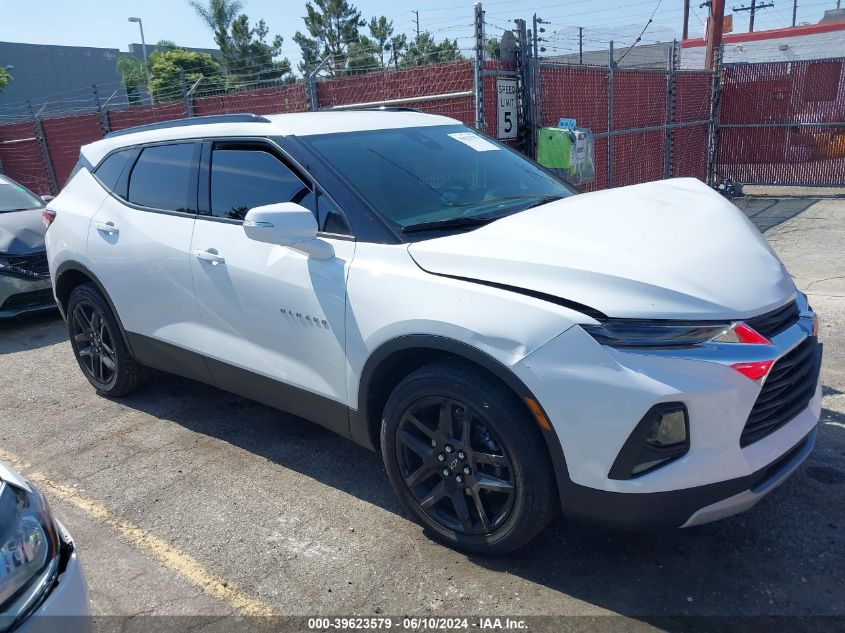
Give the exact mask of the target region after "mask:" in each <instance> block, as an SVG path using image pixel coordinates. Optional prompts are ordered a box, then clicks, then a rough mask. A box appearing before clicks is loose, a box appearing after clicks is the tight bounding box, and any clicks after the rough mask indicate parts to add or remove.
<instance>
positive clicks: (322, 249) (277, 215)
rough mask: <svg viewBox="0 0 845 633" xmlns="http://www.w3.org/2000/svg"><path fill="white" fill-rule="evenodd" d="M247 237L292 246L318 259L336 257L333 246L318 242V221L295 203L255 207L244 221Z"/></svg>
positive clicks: (309, 212)
mask: <svg viewBox="0 0 845 633" xmlns="http://www.w3.org/2000/svg"><path fill="white" fill-rule="evenodd" d="M243 226H244V232H246V236H247V237H248V238H249V239H251V240H255V241H256V242H265V243H267V244H276V245H278V246H290V247H292V248H296V249H297V250H301V251H304V252H306V253H308V254H309V255H311V256H313V257H316V258H318V259H329V258H331V257H333V256H334V249H333V248H332V246H331V244H328V243H326V242H323V241H321V240H318V239H317V230H318V226H317V219H316V218H315V217H314V214H313V213H311V211H309V210H308V209H306V208H305V207H303V206H302V205H299V204H296V203H295V202H280V203H277V204H267V205H264V206H261V207H253V208H252V209H250V210H249V211H248V212H247V214H246V217H245V218H244V224H243Z"/></svg>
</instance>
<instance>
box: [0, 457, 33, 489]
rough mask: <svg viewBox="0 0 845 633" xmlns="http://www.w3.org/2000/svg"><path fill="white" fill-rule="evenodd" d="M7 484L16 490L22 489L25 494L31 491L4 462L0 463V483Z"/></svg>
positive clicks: (18, 475)
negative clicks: (16, 488)
mask: <svg viewBox="0 0 845 633" xmlns="http://www.w3.org/2000/svg"><path fill="white" fill-rule="evenodd" d="M3 481H5V482H8V483H10V484H12V485H13V486H17V487H18V488H23V489H24V490H26V491H27V492H29V491H30V490H31V488H30V487H29V484H28V483H27V482H26V480H25V479H24V478H23V477H21V476H20V474H19V473H18V472H17V471H15V470H14V469H13V468H12V467H11V466H9V465H8V464H6V463H5V462H0V482H3Z"/></svg>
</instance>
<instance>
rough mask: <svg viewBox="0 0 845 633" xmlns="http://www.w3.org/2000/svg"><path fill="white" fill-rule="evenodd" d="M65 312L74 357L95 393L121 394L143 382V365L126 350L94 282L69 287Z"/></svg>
mask: <svg viewBox="0 0 845 633" xmlns="http://www.w3.org/2000/svg"><path fill="white" fill-rule="evenodd" d="M65 314H67V323H68V333H69V334H70V344H71V347H73V353H74V355H75V356H76V361H77V362H78V363H79V367H80V369H82V373H83V374H84V375H85V377H86V378H87V379H88V382H90V383H91V384H92V385H93V386H94V388H95V389H96V390H97V393H99V394H101V395H104V396H109V397H113V398H116V397H120V396H125V395H127V394H129V393H131V392H132V391H134V390H135V389H136V388H137V387H138V386H139V385H140V384H141V383H142V382H143V379H144V375H145V372H144V368H143V367H142V366H141V365H140V364H139V363H138V362H137V361H136V360H135V358H134V357H133V356H132V354H131V353H130V351H129V348H128V347H127V345H126V341H125V340H124V338H123V334H122V331H121V329H120V325H119V324H118V321H117V318H116V317H115V315H114V312H113V311H112V308H111V306H110V304H109V303H108V301H107V300H106V298H105V296H104V295H103V293H102V292H100V290H99V289H98V288H97V287H96V286H95V285H94V284H92V283H84V284H81V285H79V286H77V287H76V288H74V289H73V291H72V292H71V293H70V297H69V298H68V302H67V306H66V310H65Z"/></svg>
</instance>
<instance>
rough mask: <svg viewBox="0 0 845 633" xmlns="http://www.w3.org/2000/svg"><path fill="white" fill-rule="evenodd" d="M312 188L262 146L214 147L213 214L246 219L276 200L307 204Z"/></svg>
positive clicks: (212, 178)
mask: <svg viewBox="0 0 845 633" xmlns="http://www.w3.org/2000/svg"><path fill="white" fill-rule="evenodd" d="M310 193H311V192H310V190H309V189H308V188H307V187H306V186H305V184H303V182H302V181H301V180H300V179H299V178H298V177H297V176H296V174H294V173H293V172H292V171H291V170H290V169H288V167H287V166H286V165H285V164H284V163H283V162H282V161H280V160H279V159H278V158H276V157H275V156H274V155H273V154H271V153H269V152H266V151H262V150H260V149H226V148H222V149H215V150H214V153H213V154H212V156H211V215H213V216H214V217H217V218H229V219H234V220H243V219H244V216H245V215H246V213H247V211H249V210H250V209H251V208H253V207H260V206H262V205H265V204H273V203H274V202H297V203H300V204H303V206H308V203H307V200H310V199H311V198H313V196H311V195H310Z"/></svg>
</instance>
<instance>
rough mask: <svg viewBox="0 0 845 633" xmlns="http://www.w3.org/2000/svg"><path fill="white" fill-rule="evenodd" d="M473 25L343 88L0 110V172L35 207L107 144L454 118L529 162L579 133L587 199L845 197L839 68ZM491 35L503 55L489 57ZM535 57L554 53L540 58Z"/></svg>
mask: <svg viewBox="0 0 845 633" xmlns="http://www.w3.org/2000/svg"><path fill="white" fill-rule="evenodd" d="M474 12H475V24H474V39H475V46H474V47H473V48H472V49H460V51H459V52H460V53H461V54H462V55H463V57H464V59H462V60H459V61H450V62H443V61H442V60H441V59H439V58H438V57H437V56H432V57H431V58H426V59H425V60H423V61H431V62H432V63H429V64H424V65H418V66H410V67H402V66H401V65H400V66H399V67H396V66H394V67H391V68H378V69H375V70H371V71H367V72H356V73H354V74H342V73H343V72H349V71H341V70H338V68H334V66H333V65H332V62H331V59H327V60H323V62H321V63H320V64H319V65H317V64H312V66H311V68H312V70H311V72H309V73H307V74H306V76H305V78H304V79H303V80H302V81H300V82H298V83H284V82H279V81H275V82H273V81H250V82H246V83H241V84H238V85H235V84H233V83H232V81H231V78H230V77H227V78H221V77H219V76H217V77H205V76H203V75H202V74H201V73H200V74H199V78H198V79H193V81H189V80H187V79H186V77H185V76H184V75H182V76H181V77H179V81H177V82H171V83H170V84H168V85H167V87H166V88H161V89H158V91H157V92H156V93H155V94H154V95H150V94H148V93H146V92H139V93H136V94H134V95H131V94H129V93H128V92H127V90H126V89H125V88H124V87H123V86H121V85H97V86H90V87H88V88H84V89H79V90H74V91H69V92H68V93H65V94H58V95H54V97H52V98H51V99H50V101H49V103H45V104H43V106H42V107H41V108H40V109H39V110H38V111H35V110H34V109H33V108H32V107H31V106H30V104H28V103H16V104H9V105H6V106H3V108H2V109H0V172H3V173H6V174H8V175H9V176H11V177H12V178H14V179H16V180H18V181H20V182H21V183H23V184H24V185H26V186H27V187H29V188H31V189H32V190H33V191H36V192H38V193H41V194H46V193H56V192H57V191H58V189H59V188H60V187H61V186H62V185H63V184H64V182H65V180H66V178H67V176H68V175H69V174H70V172H71V170H72V168H73V165H74V164H75V162H76V160H77V158H78V156H79V148H80V147H81V146H82V145H84V144H86V143H90V142H92V141H95V140H97V139H99V138H102V137H103V135H104V134H107V133H108V132H110V131H115V130H121V129H125V128H128V127H132V126H136V125H143V124H147V123H154V122H158V121H166V120H171V119H179V118H183V117H191V116H203V115H215V114H227V113H239V112H251V113H254V114H276V113H285V112H304V111H307V110H344V109H355V108H377V107H404V108H414V109H419V110H421V111H424V112H428V113H434V114H443V115H446V116H450V117H453V118H455V119H457V120H459V121H462V122H463V123H465V124H468V125H473V126H476V127H478V128H479V129H480V131H482V132H484V133H486V134H489V135H490V136H494V137H497V138H499V139H500V140H503V141H504V142H506V143H507V144H509V145H511V146H513V147H515V148H517V149H519V150H521V151H524V152H525V153H527V154H529V155H531V156H535V155H536V150H537V148H536V140H537V135H538V132H539V129H540V128H542V127H547V126H556V125H558V122H559V121H560V120H561V119H575V121H576V125H577V126H578V127H579V128H586V129H588V130H590V131H591V132H592V134H593V139H594V145H593V160H594V165H595V178H594V179H593V180H592V181H591V182H588V183H586V184H584V185H582V187H583V188H584V189H586V190H595V189H603V188H606V187H614V186H621V185H629V184H635V183H639V182H645V181H649V180H656V179H660V178H668V177H673V176H692V177H697V178H700V179H701V180H706V181H707V182H709V183H710V184H717V182H722V181H726V180H727V181H730V180H733V181H737V182H744V183H770V184H773V183H783V184H842V182H843V176H842V174H843V173H845V69H844V68H843V65H844V64H843V60H840V59H837V60H822V61H812V62H809V61H808V62H804V61H798V62H788V63H784V62H778V63H766V64H746V65H735V66H725V67H724V69H723V70H720V71H718V72H716V73H713V72H710V71H703V70H685V69H680V68H679V64H678V51H679V48H678V45H677V43H663V44H660V45H642V46H632V47H628V48H614V46H613V43H612V42H610V43H609V47H608V50H605V51H586V52H585V51H581V50H579V49H580V43H581V41H580V35H581V33H580V30H578V34H579V47H578V48H577V49H575V50H576V51H577V53H576V52H571V53H570V52H566V51H569V50H571V48H568V47H566V46H565V45H564V44H562V43H561V40H560V35H561V34H564V35H567V34H568V33H569V31H566V30H565V28H566V27H560V28H559V30H558V31H557V35H555V34H554V33H553V34H551V35H547V36H546V38H545V39H544V38H541V37H538V33H540V32H542V27H541V26H540V25H541V24H546V25H548V24H549V23H547V22H542V21H541V20H539V19H538V18H536V17H535V20H534V22H533V25H531V26H532V27H533V28H532V29H528V28H527V25H526V22H525V21H524V20H516V21H515V25H514V28H512V29H511V28H508V26H509V25H508V24H506V23H504V22H502V21H498V23H489V22H486V21H485V18H484V11H483V9H482V8H481V6H480V5H476V7H475V9H474ZM486 28H490V29H491V30H493V31H494V32H495V33H497V37H498V38H499V39H500V45H501V50H500V51H499V52H498V53H496V54H495V55H494V54H491V51H490V50H489V44H490V39H489V38H488V37H487V32H486V31H485V29H486ZM532 31H533V33H532ZM568 36H569V35H567V37H568ZM555 38H557V39H555ZM541 42H543V43H545V45H546V46H548V47H549V49H550V51H549V54H548V55H547V56H545V57H540V56H539V54H540V53H539V52H540V51H543V50H544V48H543V47H542V46H540V43H541ZM555 50H557V52H560V53H562V54H557V55H554V54H552V53H553V52H555ZM496 57H500V58H501V59H496ZM602 57H603V58H604V62H602ZM502 60H506V61H502ZM326 64H328V65H326ZM218 70H219V69H218ZM193 77H194V75H192V78H193ZM505 101H506V102H507V105H506V104H505ZM142 102H143V103H142ZM500 118H502V121H500V120H499V119H500Z"/></svg>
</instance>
